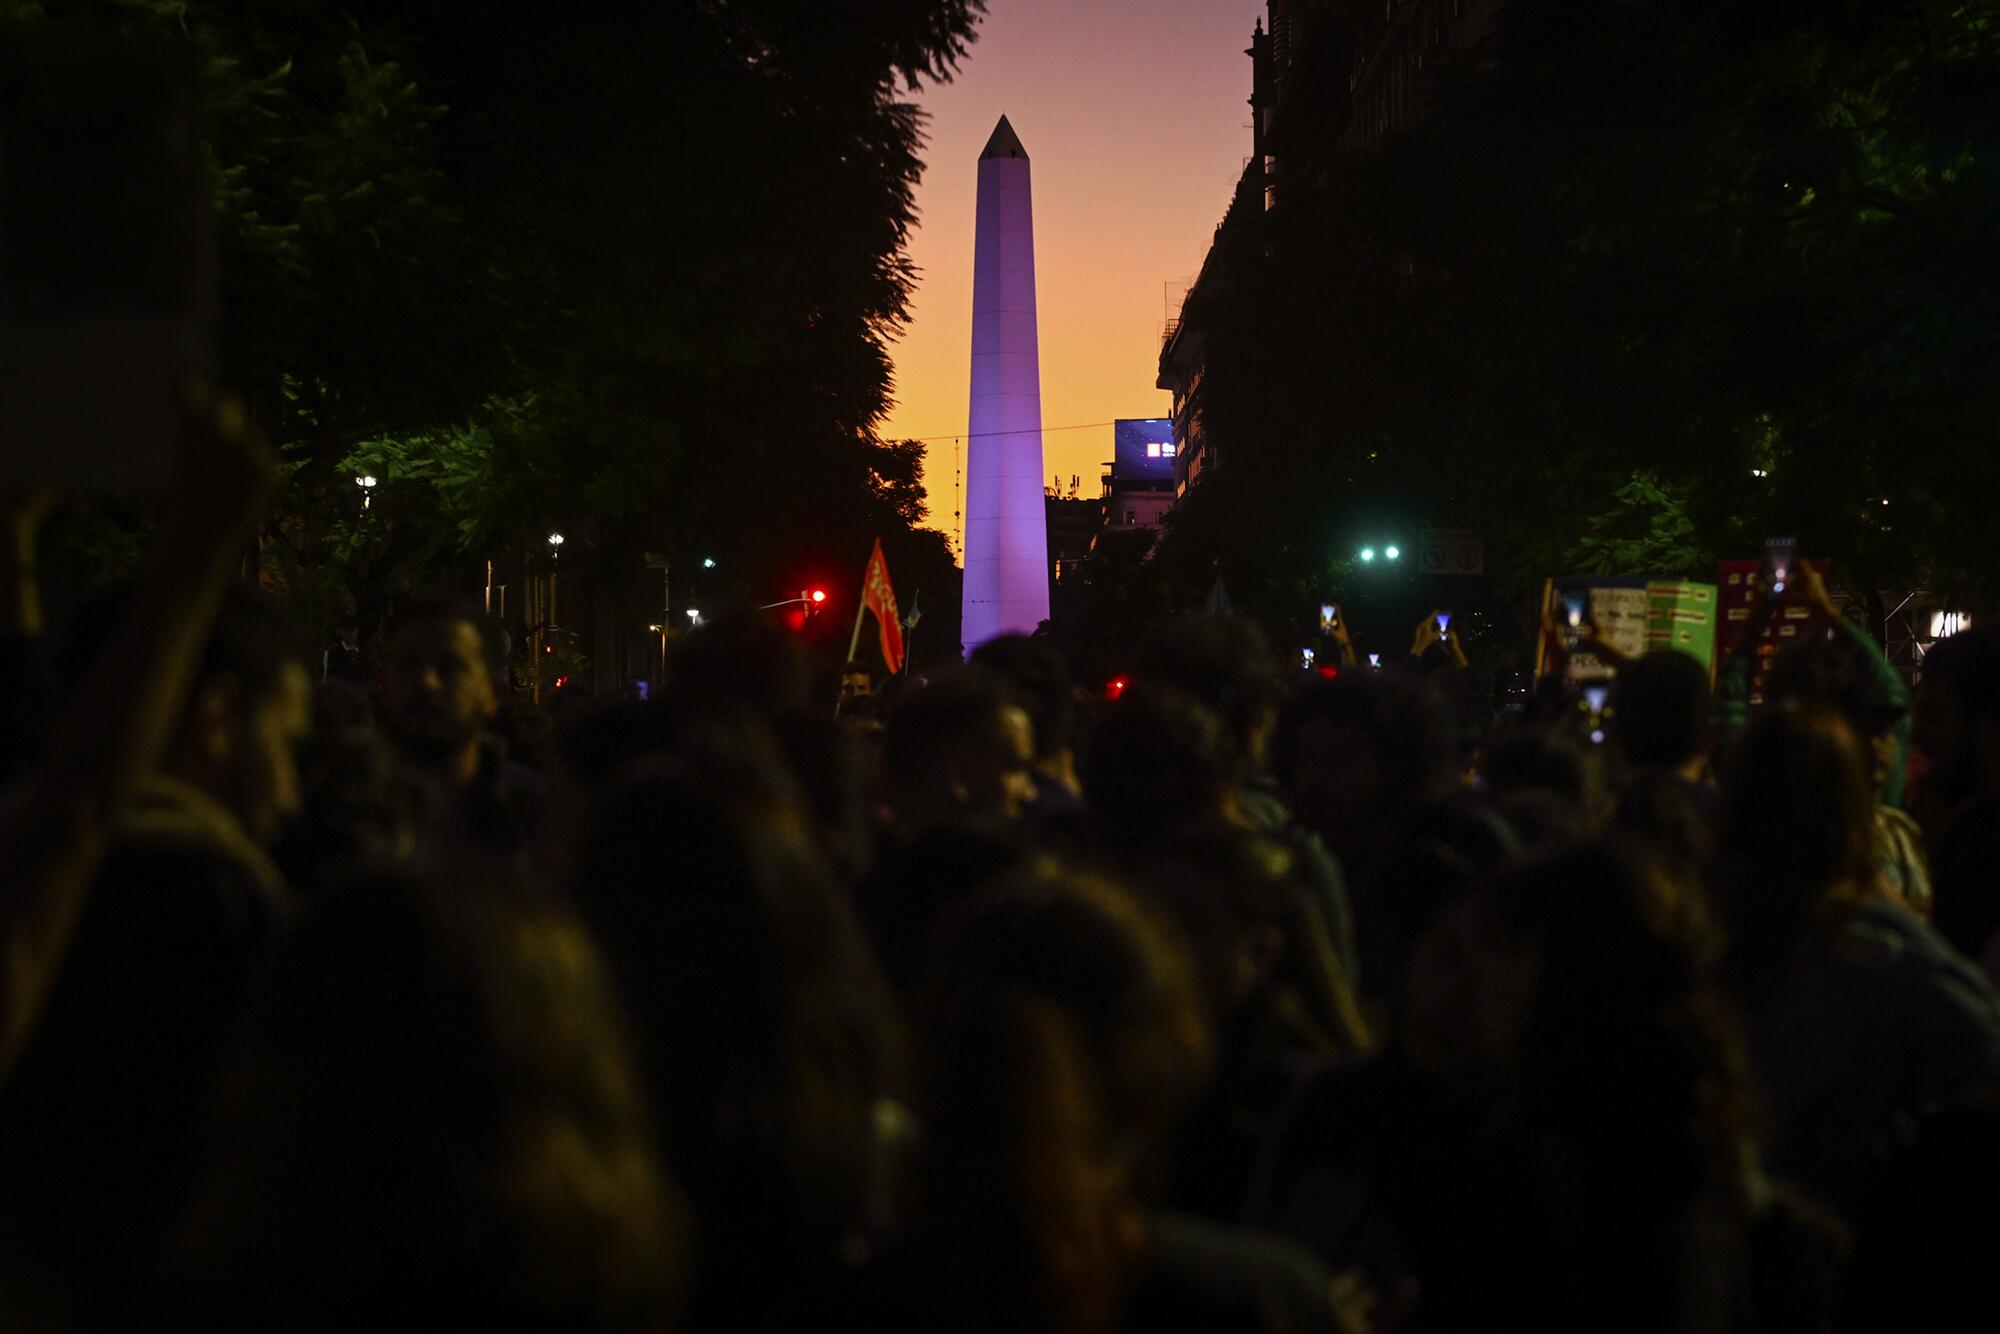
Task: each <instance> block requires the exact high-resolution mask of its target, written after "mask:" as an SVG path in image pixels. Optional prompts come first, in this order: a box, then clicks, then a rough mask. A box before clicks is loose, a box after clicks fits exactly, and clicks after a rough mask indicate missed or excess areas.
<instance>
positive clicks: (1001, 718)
mask: <svg viewBox="0 0 2000 1334" xmlns="http://www.w3.org/2000/svg"><path fill="white" fill-rule="evenodd" d="M1034 749H1035V747H1034V725H1033V723H1031V722H1030V721H1029V719H1028V714H1027V711H1026V710H1024V709H1023V708H1022V707H1021V706H1020V705H1019V704H1017V703H1015V701H1014V697H1013V695H1012V694H1011V693H1010V692H1009V691H1008V690H1007V688H1006V687H1005V685H1004V684H1003V683H1002V682H1001V681H1000V679H999V678H997V677H995V676H994V675H992V674H991V673H990V672H986V671H983V670H981V669H980V668H977V667H962V668H958V669H955V670H953V671H951V672H948V673H946V674H944V675H942V676H939V677H937V678H936V679H935V680H933V681H931V682H930V683H929V684H928V685H925V686H923V687H921V688H920V689H917V690H913V691H911V692H910V693H908V694H906V695H904V696H903V697H902V698H901V699H900V700H898V701H897V704H896V711H895V712H894V713H893V714H892V715H891V716H890V718H889V723H888V730H887V733H886V735H885V736H884V738H883V746H882V772H883V778H884V780H885V785H886V786H887V788H888V797H889V806H890V809H891V811H892V812H893V813H894V817H895V821H896V825H897V827H898V829H900V830H901V831H902V832H903V833H904V835H905V836H906V837H909V836H913V835H914V834H916V833H919V832H921V831H923V830H925V829H929V828H934V827H936V826H938V825H941V824H987V825H992V824H1005V823H1011V822H1012V821H1013V820H1015V819H1017V818H1018V817H1019V816H1020V814H1021V812H1022V811H1023V810H1024V809H1025V808H1026V807H1027V805H1028V803H1029V802H1031V801H1033V800H1034V799H1035V783H1034V778H1033V775H1032V773H1031V772H1030V770H1031V766H1032V764H1033V761H1034Z"/></svg>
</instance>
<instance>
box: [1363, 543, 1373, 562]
mask: <svg viewBox="0 0 2000 1334" xmlns="http://www.w3.org/2000/svg"><path fill="white" fill-rule="evenodd" d="M1374 559H1375V548H1374V547H1363V548H1361V563H1362V564H1363V565H1366V564H1367V563H1368V562H1370V561H1372V560H1374Z"/></svg>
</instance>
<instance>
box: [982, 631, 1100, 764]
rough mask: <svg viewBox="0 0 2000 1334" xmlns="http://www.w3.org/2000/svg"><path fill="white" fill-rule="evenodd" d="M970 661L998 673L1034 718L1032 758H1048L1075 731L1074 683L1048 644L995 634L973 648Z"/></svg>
mask: <svg viewBox="0 0 2000 1334" xmlns="http://www.w3.org/2000/svg"><path fill="white" fill-rule="evenodd" d="M972 662H973V664H974V665H975V666H979V667H984V668H986V669H987V670H988V671H990V672H993V673H995V674H996V675H998V676H1000V677H1002V678H1004V679H1005V680H1006V681H1007V683H1008V684H1009V685H1011V686H1012V687H1013V688H1014V694H1015V696H1016V697H1017V698H1018V699H1019V700H1020V701H1021V705H1022V707H1023V708H1025V709H1027V711H1028V717H1029V718H1030V719H1032V720H1033V721H1034V724H1035V758H1036V759H1038V760H1052V759H1054V758H1056V757H1057V756H1059V755H1061V754H1062V753H1063V752H1064V751H1066V750H1068V749H1069V748H1070V746H1071V743H1072V742H1073V740H1074V738H1075V733H1076V689H1075V685H1074V683H1073V682H1072V681H1071V679H1070V672H1069V665H1068V664H1067V663H1065V662H1064V661H1063V656H1062V654H1060V653H1058V652H1057V651H1056V649H1055V647H1054V645H1052V644H1050V643H1049V642H1048V641H1047V640H1044V639H1031V638H1029V637H1028V636H1027V635H1001V636H999V637H998V638H996V639H989V640H987V641H986V642H985V643H984V644H981V645H980V646H979V647H978V648H977V649H975V650H974V651H973V654H972Z"/></svg>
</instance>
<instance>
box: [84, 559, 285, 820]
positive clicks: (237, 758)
mask: <svg viewBox="0 0 2000 1334" xmlns="http://www.w3.org/2000/svg"><path fill="white" fill-rule="evenodd" d="M133 596H134V594H133V591H132V589H131V588H130V586H121V587H119V588H116V589H113V590H110V591H108V592H106V593H103V594H100V595H99V596H98V597H97V598H95V599H93V600H92V602H90V603H89V604H88V605H87V606H85V607H84V608H83V609H82V610H81V611H80V612H79V613H78V615H77V617H76V618H75V622H74V625H73V628H72V632H71V635H70V639H69V643H68V644H67V646H66V653H65V673H64V674H65V677H66V679H67V680H68V681H69V682H71V683H76V682H80V681H82V680H83V679H84V676H85V674H86V673H87V672H88V671H89V670H90V669H91V667H93V666H94V665H95V663H96V662H97V660H98V658H99V656H100V655H101V654H102V653H103V652H104V651H105V650H106V649H107V648H109V647H110V645H111V642H112V639H113V637H114V636H115V635H117V634H118V633H119V630H120V627H121V626H122V625H124V624H125V623H126V621H127V618H128V616H129V614H130V612H131V609H132V599H133ZM312 704H313V694H312V678H311V677H310V676H309V675H308V674H307V672H306V668H305V662H304V659H303V657H302V655H301V653H300V650H299V640H298V635H297V629H296V626H295V625H294V624H293V622H292V620H291V618H290V617H289V616H288V615H286V614H285V612H284V611H283V610H282V609H280V608H279V607H278V606H277V605H276V604H275V603H273V602H272V601H271V600H270V599H269V598H267V597H265V596H263V595H262V594H260V593H257V592H256V591H254V590H252V589H250V588H248V587H247V586H243V585H233V586H231V588H230V589H229V591H228V592H227V593H226V594H225V595H224V596H223V599H222V605H221V607H220V608H219V609H218V610H217V612H216V617H215V628H214V629H213V630H212V631H210V633H209V637H208V642H207V644H206V645H204V646H203V648H202V651H201V662H200V664H199V666H197V668H196V669H195V677H194V684H193V689H192V690H191V692H190V694H189V698H188V705H187V712H186V713H185V714H184V715H183V717H182V720H181V723H180V727H179V729H178V732H177V735H176V739H175V741H174V744H173V747H172V749H171V751H170V753H169V755H168V760H167V767H168V768H169V769H170V770H171V771H172V772H173V773H174V774H175V776H177V777H179V778H182V779H184V780H186V781H187V782H189V783H191V784H193V785H194V786H196V787H198V788H200V789H202V790H203V791H205V792H207V793H208V794H209V795H210V796H212V797H214V798H215V799H216V800H218V801H220V802H221V803H222V804H223V805H224V806H226V807H228V808H229V809H230V810H231V811H232V812H233V813H234V814H235V815H236V817H237V819H238V820H239V821H240V822H241V823H242V825H243V828H244V830H245V831H246V832H248V833H249V834H250V836H251V837H252V838H254V839H256V840H257V841H258V842H260V843H265V844H269V843H270V842H272V841H273V840H275V839H276V838H277V836H278V835H279V833H281V832H282V831H283V829H284V827H285V825H286V824H287V823H289V822H290V821H291V820H292V819H293V817H295V816H296V815H297V814H298V810H299V805H300V802H301V800H302V798H301V793H300V789H299V770H298V752H299V749H300V748H301V747H302V746H303V745H304V744H305V741H306V738H307V736H308V735H309V734H310V732H311V728H312Z"/></svg>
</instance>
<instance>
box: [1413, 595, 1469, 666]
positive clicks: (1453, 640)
mask: <svg viewBox="0 0 2000 1334" xmlns="http://www.w3.org/2000/svg"><path fill="white" fill-rule="evenodd" d="M1438 645H1442V646H1443V648H1444V652H1445V657H1446V658H1447V659H1448V660H1449V661H1450V662H1451V664H1452V665H1453V666H1454V667H1456V668H1458V669H1459V670H1460V671H1464V670H1465V669H1466V668H1467V667H1468V666H1470V665H1471V664H1470V663H1468V662H1467V661H1466V657H1465V649H1464V647H1463V646H1462V645H1461V644H1460V643H1459V636H1457V635H1455V634H1453V633H1451V613H1450V612H1448V611H1444V610H1442V609H1440V610H1436V611H1433V612H1432V613H1431V614H1430V615H1428V616H1426V617H1424V619H1423V620H1421V621H1418V622H1417V634H1416V638H1415V640H1414V641H1412V642H1411V644H1410V658H1411V660H1412V661H1419V660H1421V659H1422V658H1423V657H1424V655H1425V654H1427V653H1429V652H1430V651H1431V649H1432V648H1433V647H1434V646H1438Z"/></svg>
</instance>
